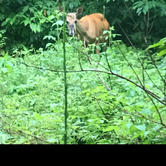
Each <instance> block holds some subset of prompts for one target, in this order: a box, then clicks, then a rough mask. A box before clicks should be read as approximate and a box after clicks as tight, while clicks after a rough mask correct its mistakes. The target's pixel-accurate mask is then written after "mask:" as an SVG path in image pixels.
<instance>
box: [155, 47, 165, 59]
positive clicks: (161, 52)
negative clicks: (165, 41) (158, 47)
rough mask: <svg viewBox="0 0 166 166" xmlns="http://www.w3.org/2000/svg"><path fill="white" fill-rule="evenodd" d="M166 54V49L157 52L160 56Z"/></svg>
mask: <svg viewBox="0 0 166 166" xmlns="http://www.w3.org/2000/svg"><path fill="white" fill-rule="evenodd" d="M165 54H166V49H165V50H162V51H160V52H159V53H158V54H157V56H158V57H160V56H163V55H165Z"/></svg>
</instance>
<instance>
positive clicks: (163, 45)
mask: <svg viewBox="0 0 166 166" xmlns="http://www.w3.org/2000/svg"><path fill="white" fill-rule="evenodd" d="M156 47H157V48H158V49H159V50H160V52H159V53H158V54H157V56H158V57H160V56H163V55H165V54H166V38H163V39H161V40H160V41H159V42H158V43H155V44H153V45H150V46H149V47H148V48H147V49H151V48H156Z"/></svg>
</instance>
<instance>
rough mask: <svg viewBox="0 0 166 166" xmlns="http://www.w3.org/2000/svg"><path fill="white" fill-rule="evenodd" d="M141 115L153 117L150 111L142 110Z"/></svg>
mask: <svg viewBox="0 0 166 166" xmlns="http://www.w3.org/2000/svg"><path fill="white" fill-rule="evenodd" d="M140 113H141V114H145V115H151V114H152V112H151V110H150V109H142V110H141V112H140Z"/></svg>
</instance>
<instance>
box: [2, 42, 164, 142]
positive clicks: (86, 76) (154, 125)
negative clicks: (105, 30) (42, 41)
mask: <svg viewBox="0 0 166 166" xmlns="http://www.w3.org/2000/svg"><path fill="white" fill-rule="evenodd" d="M71 44H73V46H75V45H76V43H75V42H71ZM77 44H78V48H79V43H77ZM73 46H72V45H70V44H68V43H66V53H67V55H66V69H67V71H68V72H67V84H68V96H67V98H68V121H67V122H68V142H67V143H68V144H82V143H83V144H85V143H86V144H155V143H161V144H162V143H165V141H166V140H165V137H161V134H160V132H162V134H166V133H165V127H164V126H163V125H162V124H161V123H160V116H159V114H158V112H157V111H156V107H157V108H158V109H159V110H160V115H161V116H162V118H163V119H164V118H165V116H166V115H165V107H163V105H162V104H161V103H160V102H158V101H157V100H154V103H155V105H153V104H152V102H151V100H150V98H149V97H148V95H147V94H146V93H145V92H144V91H143V90H142V89H140V88H139V87H137V86H136V85H134V84H133V83H132V82H130V81H129V80H126V79H122V78H121V77H118V76H116V75H114V74H109V75H108V74H105V73H102V72H100V74H99V75H100V77H101V78H102V79H103V80H104V82H105V83H106V84H107V85H108V86H109V87H110V88H111V91H110V90H108V89H107V88H106V87H105V86H104V84H103V83H102V82H101V80H100V79H99V78H98V76H97V75H96V72H94V71H91V70H89V71H83V70H80V65H79V63H81V64H82V68H83V69H91V67H92V66H91V65H90V63H89V61H88V59H87V58H86V57H85V55H84V54H81V53H80V52H78V51H77V50H75V49H74V47H73ZM119 47H120V49H119ZM57 48H58V49H57ZM62 49H63V47H62V43H60V42H59V43H56V44H55V45H54V47H53V46H52V45H50V46H48V50H45V51H44V50H43V49H39V50H34V49H33V48H32V50H30V51H29V50H28V49H27V48H25V47H24V49H23V51H24V58H21V57H20V58H19V57H17V56H15V58H12V57H11V56H8V54H6V55H5V56H4V57H1V58H0V68H1V70H0V78H1V79H0V86H1V92H0V94H1V104H0V107H1V110H2V111H1V114H0V116H1V120H0V123H1V130H0V131H1V132H0V137H1V143H3V144H4V143H6V144H10V143H15V144H38V143H42V144H46V143H56V144H63V143H64V141H63V140H64V138H63V136H64V83H63V81H64V76H63V51H62ZM121 51H122V52H121ZM32 52H34V53H33V54H32ZM106 53H107V54H108V55H109V56H107V60H106V54H105V56H102V55H103V54H102V53H101V58H100V57H99V56H97V55H95V54H90V56H91V58H93V59H95V61H96V62H98V60H100V64H102V65H103V66H105V67H106V68H107V67H108V66H107V65H108V64H107V61H108V62H109V65H110V67H111V70H112V71H113V72H114V73H119V74H120V75H121V76H123V77H124V78H130V80H132V81H134V82H136V83H137V84H139V80H138V79H137V78H136V75H135V73H134V72H133V70H132V69H131V67H130V65H128V64H129V62H128V61H126V60H125V58H124V55H125V56H127V57H128V60H129V61H130V64H132V66H133V67H134V70H135V72H136V73H137V74H138V77H139V78H140V79H141V78H142V77H141V76H142V71H141V70H142V69H141V67H140V64H139V61H138V59H137V58H138V54H139V55H141V54H144V51H142V50H138V54H137V53H135V52H134V50H133V49H132V48H130V47H126V46H125V45H124V44H120V45H119V46H118V45H117V44H116V42H114V43H112V47H109V48H108V50H107V52H106ZM122 53H123V54H124V55H123V54H122ZM15 54H16V55H17V54H18V52H15ZM79 57H80V58H81V59H80V60H79ZM79 61H80V62H79ZM145 63H146V68H147V71H148V73H149V75H150V77H151V79H149V77H148V76H147V75H146V76H145V77H144V84H145V87H146V88H147V89H148V90H149V91H151V92H153V93H156V94H157V95H158V96H162V92H161V91H160V88H162V87H163V82H162V80H161V78H160V76H159V75H158V72H157V70H156V69H155V68H154V67H152V66H151V64H150V63H148V60H147V61H146V62H145ZM94 65H95V66H96V67H97V64H95V63H94ZM97 70H99V71H100V70H103V67H102V66H100V65H99V66H98V67H97ZM70 71H77V72H70ZM78 71H79V72H78ZM161 72H162V74H164V70H161ZM151 80H153V83H154V84H155V85H156V86H157V87H159V88H157V87H156V86H154V84H152V82H151ZM164 123H165V122H164Z"/></svg>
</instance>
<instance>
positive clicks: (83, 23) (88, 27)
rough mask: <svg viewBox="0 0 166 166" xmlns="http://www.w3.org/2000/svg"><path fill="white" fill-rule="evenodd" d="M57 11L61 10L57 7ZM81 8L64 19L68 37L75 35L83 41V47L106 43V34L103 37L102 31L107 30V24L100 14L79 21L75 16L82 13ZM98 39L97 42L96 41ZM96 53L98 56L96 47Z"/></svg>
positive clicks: (98, 51)
mask: <svg viewBox="0 0 166 166" xmlns="http://www.w3.org/2000/svg"><path fill="white" fill-rule="evenodd" d="M59 10H60V11H62V10H63V9H62V8H61V7H59ZM82 11H83V9H82V7H80V8H78V9H77V12H76V13H68V14H67V17H66V23H67V27H68V30H69V35H70V36H74V35H75V34H76V33H77V34H78V37H79V38H80V40H82V41H83V43H84V46H85V47H87V46H88V44H92V43H96V45H99V44H100V43H101V42H107V40H106V39H105V37H106V36H107V35H108V34H105V35H103V31H104V30H109V23H108V21H107V20H106V18H104V16H103V15H102V14H100V13H94V14H91V15H86V16H84V17H82V18H81V19H80V20H78V19H77V15H80V14H81V13H82ZM96 38H98V40H96ZM96 53H97V54H99V53H100V50H99V49H97V47H96Z"/></svg>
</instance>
